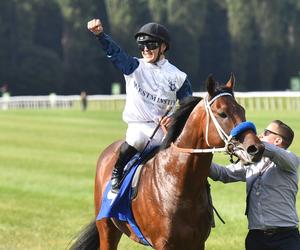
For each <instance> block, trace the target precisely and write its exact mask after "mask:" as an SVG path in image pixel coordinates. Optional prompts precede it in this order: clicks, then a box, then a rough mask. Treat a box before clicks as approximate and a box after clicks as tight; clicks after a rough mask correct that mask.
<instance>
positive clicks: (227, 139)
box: [171, 92, 256, 160]
mask: <svg viewBox="0 0 300 250" xmlns="http://www.w3.org/2000/svg"><path fill="white" fill-rule="evenodd" d="M221 96H231V97H233V95H232V94H230V93H228V92H225V93H220V94H218V95H216V96H215V97H214V98H212V99H211V100H208V96H206V97H205V98H204V108H205V112H206V117H207V119H206V132H205V141H206V143H207V145H208V146H209V147H210V148H205V149H201V148H200V149H199V148H197V149H194V148H181V147H178V146H176V145H175V144H174V143H172V144H171V146H172V147H173V148H175V149H176V150H178V151H180V152H183V153H190V154H199V153H215V152H226V153H228V154H229V155H230V157H231V159H232V156H233V155H238V156H240V157H243V158H244V159H247V160H250V158H249V156H247V153H245V152H244V149H243V148H241V147H238V146H236V145H235V144H234V142H233V139H234V136H233V134H234V135H238V134H240V133H242V132H244V131H246V130H249V129H252V130H255V126H254V124H253V123H251V122H242V123H240V124H238V125H237V126H236V127H235V128H234V129H233V130H232V131H231V133H230V135H228V134H227V133H226V132H225V131H224V130H223V129H222V127H221V125H220V124H219V122H218V121H217V119H216V117H215V115H214V113H213V112H212V109H211V105H212V104H213V102H214V101H215V100H216V99H218V98H219V97H221ZM210 119H211V120H212V122H213V124H214V126H215V128H216V130H217V132H218V134H219V136H220V138H221V139H222V140H223V141H224V144H225V146H224V147H221V148H216V147H212V146H211V145H210V144H209V142H208V127H209V121H210ZM232 132H233V133H232ZM255 132H256V131H255ZM230 147H231V148H230Z"/></svg>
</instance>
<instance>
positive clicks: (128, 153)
mask: <svg viewBox="0 0 300 250" xmlns="http://www.w3.org/2000/svg"><path fill="white" fill-rule="evenodd" d="M88 29H89V30H90V31H91V32H92V33H93V34H94V35H95V36H96V37H97V38H98V40H99V41H100V44H101V45H102V48H103V50H104V51H105V52H106V54H107V57H108V58H109V59H110V60H111V62H112V63H113V64H114V65H115V66H116V67H117V68H118V69H119V70H121V72H122V73H123V75H124V78H125V82H126V94H127V95H126V104H125V108H124V111H123V120H124V121H125V122H126V123H127V124H128V127H127V132H126V139H125V142H123V144H122V145H121V147H120V153H119V157H118V159H117V161H116V164H115V167H114V169H113V171H112V176H111V185H112V190H111V191H112V192H114V193H117V192H118V190H119V185H120V182H121V180H122V175H123V170H124V167H125V165H126V164H127V163H128V162H129V160H130V159H131V158H132V157H133V156H134V155H135V154H136V153H137V152H141V151H143V150H144V149H145V147H146V146H147V145H148V143H149V137H151V134H152V133H153V131H154V130H155V128H156V127H157V126H158V124H160V123H161V124H163V125H164V126H166V127H168V125H169V124H170V118H169V117H164V118H163V119H162V117H163V115H164V113H165V112H166V109H167V107H168V106H169V107H170V106H171V107H172V108H173V110H174V109H175V105H176V101H177V100H179V101H180V100H182V99H183V98H184V97H187V96H191V95H192V89H191V84H190V82H189V80H188V78H187V75H186V74H185V73H184V72H182V71H180V70H179V69H178V68H177V67H175V66H174V65H172V64H171V63H170V62H169V61H168V60H167V59H166V58H165V52H166V51H167V50H168V49H169V48H170V35H169V31H168V30H167V29H166V27H164V26H163V25H161V24H158V23H147V24H145V25H143V26H142V27H141V28H140V29H139V30H138V32H137V33H136V34H135V36H134V37H135V40H136V42H137V45H138V48H139V49H140V51H141V54H142V58H136V57H132V56H129V55H128V54H126V53H125V52H124V51H123V50H122V49H121V48H120V47H119V46H118V45H117V44H116V43H115V42H114V41H113V40H112V38H111V37H110V36H108V35H107V34H105V33H104V32H103V26H102V23H101V21H100V20H99V19H93V20H91V21H89V22H88ZM156 132H157V133H155V135H154V133H153V139H152V138H151V139H152V140H151V146H155V145H159V144H160V143H161V141H162V138H163V136H164V133H163V130H162V129H161V128H159V129H158V130H157V131H156Z"/></svg>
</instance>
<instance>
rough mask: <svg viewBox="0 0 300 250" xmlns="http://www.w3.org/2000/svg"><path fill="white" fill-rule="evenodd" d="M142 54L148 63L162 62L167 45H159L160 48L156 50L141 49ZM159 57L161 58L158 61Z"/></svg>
mask: <svg viewBox="0 0 300 250" xmlns="http://www.w3.org/2000/svg"><path fill="white" fill-rule="evenodd" d="M140 49H141V53H142V56H143V58H144V59H145V61H146V62H148V63H154V62H156V61H159V60H161V59H162V58H164V54H163V52H164V51H165V49H166V45H165V44H164V43H162V44H159V47H157V48H154V49H149V46H144V48H141V47H140ZM157 57H159V60H157Z"/></svg>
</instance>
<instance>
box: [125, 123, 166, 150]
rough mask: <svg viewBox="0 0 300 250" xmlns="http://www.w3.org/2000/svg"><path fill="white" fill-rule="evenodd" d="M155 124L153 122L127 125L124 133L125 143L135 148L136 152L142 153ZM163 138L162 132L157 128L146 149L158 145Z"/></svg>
mask: <svg viewBox="0 0 300 250" xmlns="http://www.w3.org/2000/svg"><path fill="white" fill-rule="evenodd" d="M156 126H157V124H156V123H154V122H150V123H145V122H143V123H142V122H141V123H137V122H131V123H128V128H127V131H126V142H127V143H128V144H129V145H130V146H133V147H135V148H136V149H137V150H138V151H142V150H143V149H144V147H145V146H146V144H147V141H148V139H149V138H150V136H151V135H152V133H153V131H154V130H155V128H156ZM163 137H164V132H163V130H162V129H161V128H159V129H158V130H157V132H156V134H155V135H154V137H153V139H152V140H151V142H150V143H149V146H148V147H152V146H157V145H160V144H161V142H162V139H163Z"/></svg>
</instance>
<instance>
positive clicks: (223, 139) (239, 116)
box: [202, 74, 264, 163]
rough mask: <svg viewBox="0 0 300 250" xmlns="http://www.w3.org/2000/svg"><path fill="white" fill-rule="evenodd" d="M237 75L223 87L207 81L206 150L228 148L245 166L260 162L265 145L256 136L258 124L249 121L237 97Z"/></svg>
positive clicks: (204, 121) (213, 81)
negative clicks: (235, 89) (235, 95)
mask: <svg viewBox="0 0 300 250" xmlns="http://www.w3.org/2000/svg"><path fill="white" fill-rule="evenodd" d="M234 83H235V79H234V75H233V74H231V77H230V79H229V81H228V82H227V83H226V85H224V86H217V83H216V82H215V80H214V79H213V77H212V76H209V77H208V79H207V92H208V94H207V96H206V97H205V98H204V99H203V102H204V107H205V111H206V112H205V114H206V119H203V123H205V124H203V125H202V127H203V128H204V130H203V133H204V136H205V143H206V145H205V146H206V147H209V148H217V147H226V148H227V152H228V153H229V154H230V155H235V156H237V157H238V158H239V159H240V160H242V161H244V162H245V163H250V162H257V161H259V160H260V159H261V157H262V153H263V151H264V145H263V143H262V142H261V141H260V140H259V138H258V137H257V136H256V128H255V125H254V124H253V123H251V122H247V121H246V115H245V109H244V108H243V107H242V106H241V105H239V104H238V103H237V101H236V100H235V98H234V92H233V89H234Z"/></svg>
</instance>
